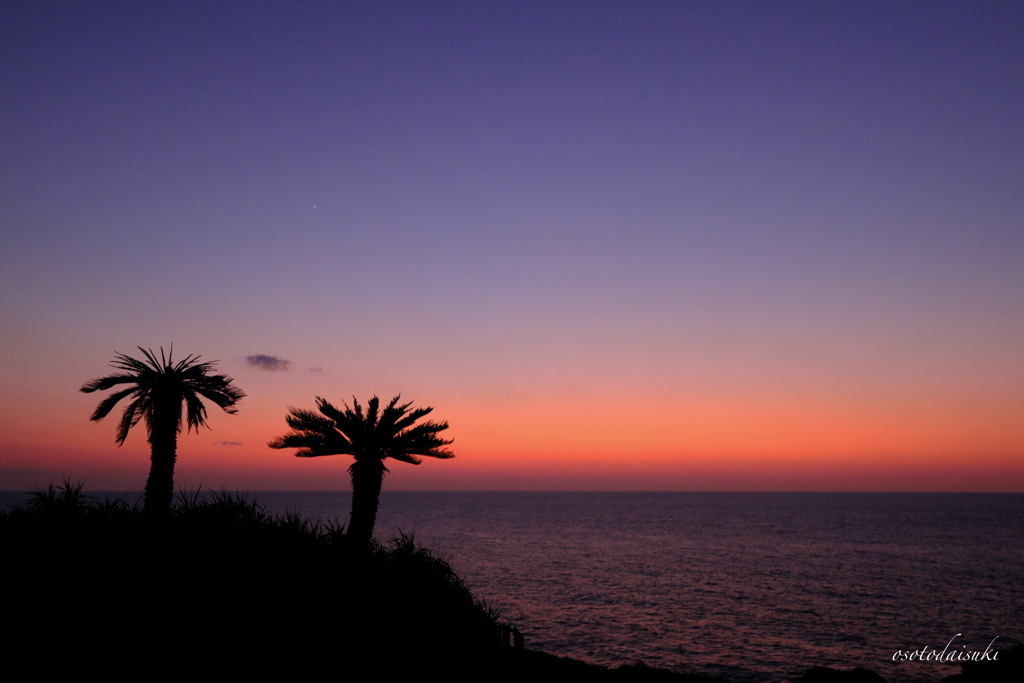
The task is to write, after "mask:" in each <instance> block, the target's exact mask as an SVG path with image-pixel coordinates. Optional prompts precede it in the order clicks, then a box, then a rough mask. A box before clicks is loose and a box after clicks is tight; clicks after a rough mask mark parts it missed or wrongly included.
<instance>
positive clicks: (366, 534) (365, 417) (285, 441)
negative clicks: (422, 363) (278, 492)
mask: <svg viewBox="0 0 1024 683" xmlns="http://www.w3.org/2000/svg"><path fill="white" fill-rule="evenodd" d="M399 398H400V397H399V396H395V397H394V398H393V399H391V402H390V403H388V405H387V406H386V407H385V408H384V410H383V411H381V410H380V399H378V398H377V397H376V396H374V397H373V398H371V399H370V401H369V402H368V403H367V405H366V412H363V407H362V406H361V405H359V401H357V400H356V399H355V398H354V397H353V399H352V407H351V408H349V406H348V404H347V403H345V404H343V405H344V406H345V408H344V410H342V409H339V408H336V407H335V406H333V405H331V404H330V403H329V402H328V401H327V400H326V399H323V398H320V397H319V396H318V397H317V399H316V407H317V410H318V411H319V412H314V411H312V410H300V409H298V408H289V412H290V413H291V414H290V415H288V416H287V418H285V419H286V420H287V421H288V426H289V427H291V428H292V431H290V432H288V433H287V434H285V435H284V436H279V437H277V438H276V439H274V440H273V441H271V442H270V444H269V445H270V447H271V448H297V449H298V450H297V451H296V452H295V455H296V456H298V457H300V458H315V457H318V456H321V455H351V456H353V457H354V458H355V462H353V463H352V465H351V467H349V468H348V472H349V474H350V475H351V476H352V514H351V516H350V518H349V525H348V530H347V531H346V534H347V535H348V536H349V538H352V539H353V540H354V541H355V542H356V543H357V544H362V545H366V544H369V542H370V539H371V538H372V537H373V525H374V523H375V522H376V520H377V506H378V504H379V501H380V490H381V486H383V483H384V474H385V473H387V472H388V471H389V470H388V468H387V467H385V466H384V459H385V458H394V459H395V460H398V461H400V462H407V463H410V464H412V465H418V464H420V460H419V458H418V457H417V456H424V457H428V458H441V459H447V458H454V457H455V454H454V453H452V452H451V451H449V450H448V449H447V448H445V446H447V445H448V444H450V443H452V442H451V441H450V440H445V439H442V438H441V437H440V436H438V434H439V433H440V432H442V431H444V430H446V429H448V423H447V422H431V421H427V422H423V423H421V424H418V425H417V424H416V422H418V421H419V420H420V419H421V418H423V417H426V416H427V415H429V414H430V412H431V411H432V410H433V408H415V409H414V408H412V403H403V404H399V403H398V400H399Z"/></svg>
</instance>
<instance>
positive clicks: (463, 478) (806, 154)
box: [0, 0, 1024, 491]
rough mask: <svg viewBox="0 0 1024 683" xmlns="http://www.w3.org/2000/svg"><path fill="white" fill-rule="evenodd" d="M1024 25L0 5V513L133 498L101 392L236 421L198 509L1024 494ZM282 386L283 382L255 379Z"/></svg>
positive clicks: (677, 8) (962, 13)
mask: <svg viewBox="0 0 1024 683" xmlns="http://www.w3.org/2000/svg"><path fill="white" fill-rule="evenodd" d="M1022 65H1024V5H1022V4H1021V3H1017V2H933V1H929V2H898V3H893V2H851V3H840V2H728V1H715V2H536V3H534V2H520V1H516V2H478V1H474V2H443V1H438V2H299V3H284V2H268V3H260V2H250V1H245V2H210V1H205V2H194V3H193V2H173V3H139V2H88V3H83V2H44V1H31V2H29V1H18V0H11V1H8V2H4V3H2V4H0V93H2V95H0V124H2V125H0V154H2V160H3V163H2V166H0V173H2V177H0V230H2V233H0V285H2V287H0V320H2V323H0V351H2V354H3V358H4V359H5V363H6V365H7V370H6V371H4V372H3V373H2V375H0V489H26V488H31V487H33V486H37V485H45V484H46V483H48V482H50V481H54V480H58V479H59V478H60V477H62V476H66V475H69V476H72V477H74V478H76V479H86V481H87V487H88V488H92V489H134V490H138V489H141V488H142V485H143V483H144V481H145V476H146V473H147V471H148V464H149V463H148V458H149V456H148V453H149V450H148V444H147V443H146V440H145V430H144V428H143V427H142V426H140V427H138V428H137V429H136V430H135V431H134V432H133V433H132V434H131V436H129V439H128V441H127V442H126V444H125V445H124V446H123V447H121V448H117V447H116V446H115V444H114V429H115V426H116V418H108V419H107V420H105V421H104V422H101V423H98V424H97V423H92V422H90V421H89V419H88V418H89V415H90V414H91V411H92V410H93V408H94V407H95V405H96V403H97V402H98V401H99V400H100V398H99V396H98V395H96V394H90V395H85V394H81V393H79V392H78V388H79V387H80V386H81V385H82V384H83V383H84V382H85V381H86V380H89V379H91V378H94V377H98V376H101V375H104V374H108V373H109V372H110V371H111V370H110V369H109V368H108V367H107V365H106V364H107V363H108V362H109V361H110V360H111V359H112V358H113V355H114V352H115V351H120V352H124V353H129V354H135V355H138V354H137V350H136V346H139V345H141V346H144V347H153V348H154V349H156V348H158V347H160V346H164V347H168V346H169V345H170V344H171V343H172V342H173V344H174V349H175V354H176V355H177V356H181V355H184V354H187V353H199V354H202V356H203V358H204V359H205V360H218V359H219V361H220V364H219V369H220V370H221V371H222V372H224V373H226V374H228V375H230V376H232V377H234V378H235V380H236V384H237V385H238V386H239V387H240V388H242V389H243V390H244V391H245V392H246V393H247V394H248V397H247V398H246V399H244V401H243V402H242V403H241V404H240V406H239V408H240V411H239V414H238V415H235V416H231V415H226V414H223V413H222V412H220V411H219V410H218V409H216V408H212V410H211V413H210V425H211V427H212V430H204V431H202V432H200V433H199V434H198V435H195V434H192V435H189V436H187V437H184V438H183V439H182V440H181V442H180V443H179V457H178V468H177V478H176V483H177V484H178V485H180V486H188V487H195V486H197V485H199V484H202V485H203V486H207V487H213V488H220V487H222V486H225V487H227V488H229V489H235V488H242V489H249V490H262V489H334V488H348V485H349V484H348V476H347V474H346V468H347V467H348V465H349V459H348V458H345V457H338V458H319V459H313V460H305V459H303V460H298V459H296V458H293V457H291V456H290V454H289V453H288V452H282V451H274V450H271V449H269V448H267V447H266V443H267V441H268V440H270V439H271V438H272V437H274V436H277V435H279V434H281V433H283V432H284V431H286V426H285V423H284V416H285V413H286V410H287V407H288V406H298V407H306V408H309V407H312V406H313V399H314V397H315V396H317V395H322V396H324V397H326V398H328V399H330V400H332V401H335V402H338V403H340V402H341V401H343V400H350V399H351V397H352V396H353V395H355V396H356V397H358V398H359V399H360V400H365V399H366V398H369V397H370V396H371V395H373V394H378V395H380V396H381V397H382V398H384V399H385V400H386V399H388V398H390V397H391V396H393V395H394V394H397V393H401V394H402V396H403V398H406V399H409V400H414V401H416V403H417V404H424V405H432V406H435V415H436V417H438V418H440V419H447V420H448V421H449V422H450V423H451V429H450V430H449V435H450V436H451V437H452V438H454V439H455V443H454V446H453V448H454V450H455V451H456V453H457V454H458V458H457V459H455V460H452V461H446V462H439V461H434V462H426V463H424V464H423V465H421V466H419V467H411V466H408V465H404V464H402V463H394V466H393V467H392V474H391V475H390V477H389V479H388V481H387V482H386V484H385V486H386V487H387V488H389V489H416V488H422V489H554V490H559V489H566V490H568V489H661V490H837V491H842V490H861V491H914V490H932V491H1024V120H1022V119H1024V115H1022V113H1024V78H1022V72H1021V69H1022ZM259 355H263V356H271V357H274V358H277V359H280V360H282V361H289V363H281V364H280V366H281V367H280V369H277V370H271V369H268V368H267V364H263V365H262V366H261V365H257V364H253V363H251V362H250V361H249V360H247V359H249V357H251V356H259Z"/></svg>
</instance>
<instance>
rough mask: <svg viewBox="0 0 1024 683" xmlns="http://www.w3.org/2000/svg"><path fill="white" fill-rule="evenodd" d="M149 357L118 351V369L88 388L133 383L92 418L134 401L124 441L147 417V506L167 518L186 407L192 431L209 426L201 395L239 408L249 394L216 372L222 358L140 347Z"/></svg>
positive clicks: (125, 418) (120, 428) (124, 420)
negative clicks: (203, 358)
mask: <svg viewBox="0 0 1024 683" xmlns="http://www.w3.org/2000/svg"><path fill="white" fill-rule="evenodd" d="M139 351H141V352H142V353H143V355H145V357H146V360H145V361H140V360H137V359H135V358H132V357H131V356H126V355H125V354H123V353H118V354H115V360H114V362H112V363H110V367H112V368H116V369H118V370H120V371H121V372H120V373H118V374H113V375H108V376H106V377H100V378H98V379H94V380H90V381H88V382H86V383H85V385H84V386H82V389H81V390H82V391H84V392H86V393H91V392H93V391H106V390H107V389H113V388H114V387H116V386H120V385H122V384H127V385H130V386H128V387H127V388H125V389H121V390H119V391H116V392H115V393H113V394H111V395H109V396H107V397H106V398H105V399H103V400H102V401H101V402H100V404H99V405H98V406H97V407H96V410H95V412H93V414H92V417H91V418H90V419H92V420H94V421H97V422H98V421H100V420H102V419H103V418H105V417H106V416H107V415H109V414H110V411H111V410H113V409H114V406H115V405H117V404H118V403H119V402H120V401H121V400H122V399H126V398H131V399H132V402H131V403H130V404H128V407H127V408H125V409H124V412H123V413H121V421H120V422H119V423H118V425H117V435H116V437H115V440H116V441H117V445H118V446H120V445H122V444H124V441H125V439H127V438H128V432H129V430H130V429H131V428H132V427H134V426H135V425H137V424H138V423H139V420H142V419H145V421H146V430H147V431H148V432H149V445H150V451H151V464H150V470H149V478H148V479H147V480H146V497H145V503H144V505H145V510H146V512H147V513H148V514H149V515H150V516H159V517H162V516H164V515H166V514H167V511H168V510H169V509H170V506H171V498H173V497H174V462H175V460H176V458H177V452H178V434H179V433H180V432H181V420H182V412H181V406H182V404H183V403H184V404H185V406H186V413H185V423H186V424H187V425H188V430H189V431H191V430H192V429H195V430H196V431H199V428H200V427H204V426H206V406H204V405H203V402H202V401H201V400H200V397H202V398H205V399H207V400H209V401H212V402H213V403H215V404H217V405H218V406H220V407H221V408H223V409H224V412H227V413H235V412H237V411H236V410H235V408H234V406H235V404H236V403H238V401H240V400H241V399H242V398H243V397H245V394H244V393H243V392H242V391H241V390H240V389H238V388H237V387H236V386H234V385H233V384H232V382H233V380H232V379H231V378H230V377H226V376H224V375H214V374H211V372H212V370H213V367H214V366H215V365H216V361H210V362H206V363H200V362H199V356H187V357H186V358H185V359H184V360H182V361H179V362H178V363H175V362H174V360H173V358H172V356H173V355H174V348H173V347H171V352H170V354H168V355H167V356H166V357H165V356H164V350H163V348H162V347H161V349H160V360H157V358H156V354H154V353H153V351H152V349H150V350H146V349H144V348H142V347H141V346H140V347H139Z"/></svg>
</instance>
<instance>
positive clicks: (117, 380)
mask: <svg viewBox="0 0 1024 683" xmlns="http://www.w3.org/2000/svg"><path fill="white" fill-rule="evenodd" d="M138 381H139V377H138V375H109V376H107V377H97V378H96V379H91V380H89V381H88V382H86V383H85V384H83V385H82V388H81V389H79V391H81V392H82V393H85V394H91V393H92V392H94V391H106V390H107V389H110V388H112V387H115V386H117V385H118V384H130V383H131V384H134V383H136V382H138Z"/></svg>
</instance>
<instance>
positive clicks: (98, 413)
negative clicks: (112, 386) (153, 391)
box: [89, 387, 139, 422]
mask: <svg viewBox="0 0 1024 683" xmlns="http://www.w3.org/2000/svg"><path fill="white" fill-rule="evenodd" d="M138 390H139V388H138V387H128V388H127V389H122V390H121V391H118V392H116V393H113V394H111V395H110V396H107V397H106V398H105V399H103V400H102V401H100V404H99V405H98V406H96V410H94V411H93V413H92V417H90V418H89V419H90V420H92V421H93V422H99V421H100V420H102V419H103V418H105V417H106V416H107V415H109V414H110V411H111V410H113V409H114V406H115V405H117V404H118V402H119V401H120V400H121V399H123V398H127V397H129V396H131V395H132V394H134V393H135V392H137V391H138Z"/></svg>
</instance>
